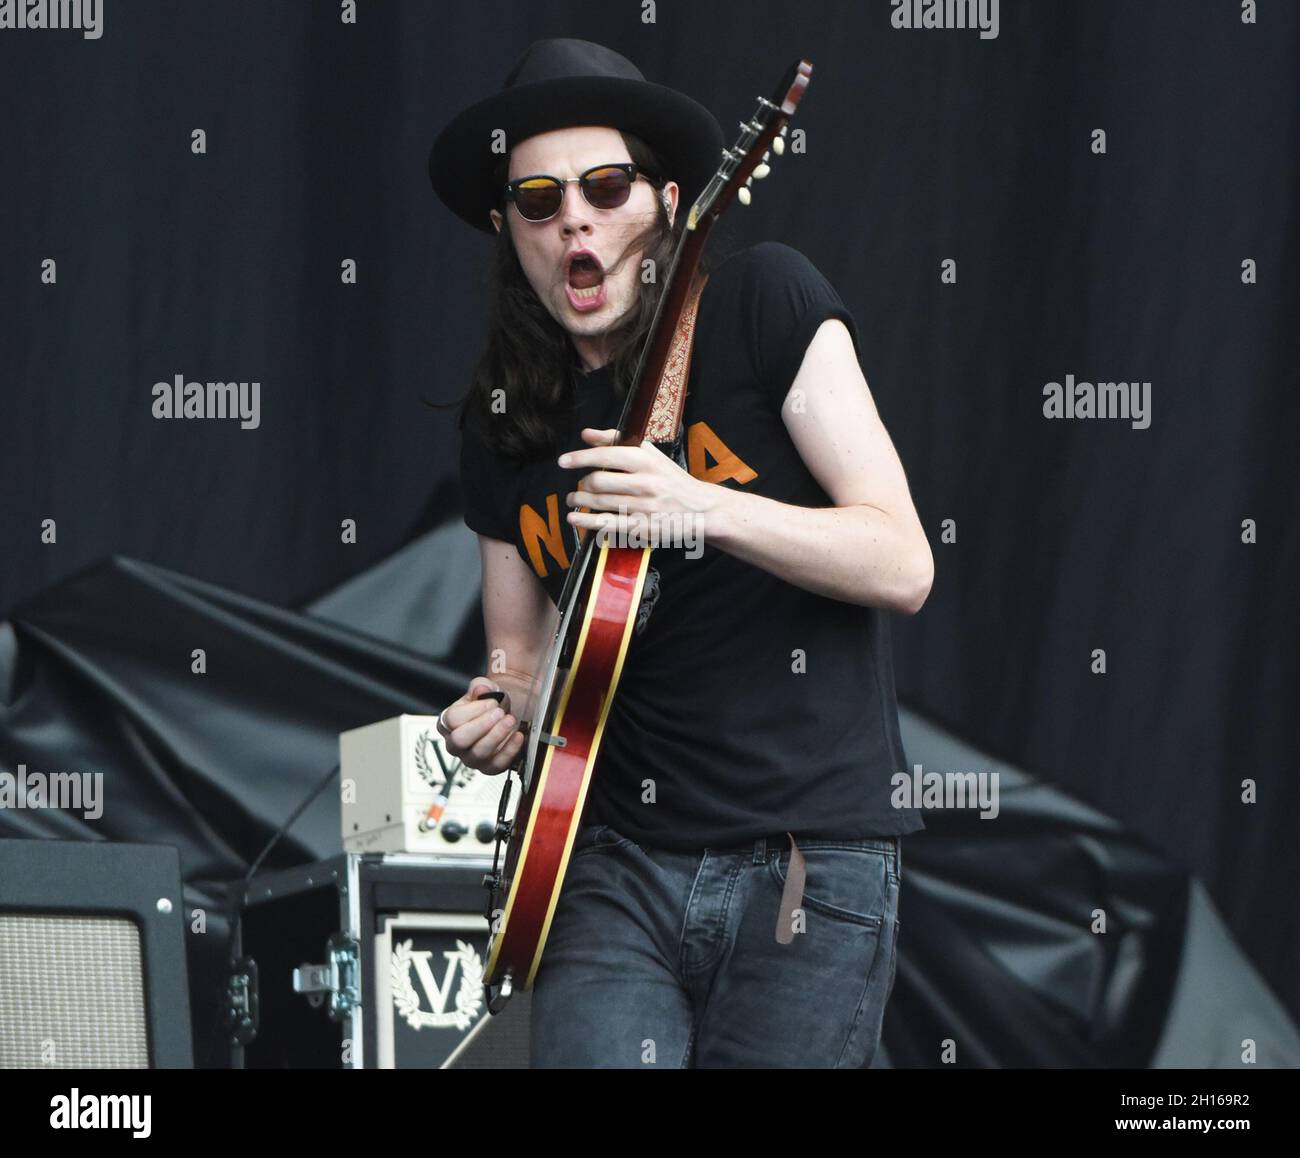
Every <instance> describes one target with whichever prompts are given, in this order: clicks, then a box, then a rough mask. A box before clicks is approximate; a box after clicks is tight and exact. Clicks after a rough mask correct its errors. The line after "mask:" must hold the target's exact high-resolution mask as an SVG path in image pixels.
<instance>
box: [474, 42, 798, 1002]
mask: <svg viewBox="0 0 1300 1158" xmlns="http://www.w3.org/2000/svg"><path fill="white" fill-rule="evenodd" d="M811 76H812V65H811V64H810V63H809V62H808V61H806V60H801V61H799V62H798V63H797V64H795V65H793V66H792V67H791V68H790V70H789V71H788V72H787V74H786V76H785V78H784V79H783V81H782V83H781V85H780V86H779V87H778V88H777V90H776V92H775V94H774V95H773V97H772V99H771V100H767V99H764V98H762V97H760V98H759V102H758V107H757V109H756V110H755V112H754V115H753V117H751V119H750V120H748V121H742V122H741V125H740V130H741V131H740V136H739V137H738V138H737V140H736V142H735V144H734V145H732V147H731V148H729V149H724V150H723V151H722V163H721V164H720V165H719V167H718V169H717V172H715V173H714V175H713V177H712V179H711V180H710V182H709V184H708V185H707V186H706V187H705V189H704V191H703V192H702V193H701V194H700V196H699V198H698V199H697V200H696V202H695V204H694V205H693V206H691V210H690V215H689V216H688V218H687V221H686V228H685V230H684V231H683V233H682V238H681V241H680V242H679V243H678V245H677V248H676V250H675V251H674V253H673V256H672V259H671V262H670V265H669V271H668V274H667V277H666V286H665V290H664V293H663V294H662V296H661V297H660V300H659V305H658V308H657V310H656V313H655V318H654V322H653V324H652V326H651V329H650V335H649V337H648V339H647V340H646V344H645V347H644V348H643V350H642V352H641V355H640V359H639V361H638V363H637V370H636V375H635V378H634V381H635V383H636V385H635V387H634V388H633V389H632V390H630V391H629V392H628V396H627V401H626V402H625V403H624V407H623V412H622V417H621V418H620V420H619V424H618V431H619V434H618V439H617V444H618V445H620V446H639V445H640V444H641V442H642V441H643V440H644V439H646V438H647V437H649V438H650V439H651V440H652V441H672V440H674V439H675V438H676V435H677V431H676V430H669V431H668V432H667V433H665V425H666V423H665V416H668V418H669V422H668V423H667V425H669V426H675V425H676V419H677V416H678V414H679V412H680V402H681V399H680V397H678V398H672V397H670V396H671V395H674V394H684V391H685V389H686V384H685V381H684V380H683V378H684V375H683V373H682V371H683V367H684V365H685V364H686V363H688V362H689V356H690V344H689V342H690V334H689V332H687V333H686V334H685V335H683V333H682V332H681V329H680V328H679V324H680V323H681V321H682V319H683V316H684V315H686V316H687V317H688V319H689V318H690V317H691V316H692V315H693V307H694V303H695V301H696V300H697V299H698V293H699V289H700V284H701V283H700V282H698V281H697V278H696V272H697V268H698V266H699V262H700V258H701V256H702V255H703V252H704V246H705V242H706V241H707V239H708V234H709V231H710V229H711V228H712V226H713V224H714V223H715V222H716V221H717V219H718V218H719V217H720V216H721V215H722V214H723V212H724V211H726V209H728V208H729V207H730V206H731V204H732V203H733V202H735V201H740V203H741V204H743V205H748V204H749V203H750V200H751V187H752V184H753V181H754V180H755V179H759V178H762V177H765V176H767V174H768V171H769V159H770V157H771V155H772V154H776V155H778V156H779V155H780V154H781V153H782V152H784V150H785V137H786V132H787V125H788V122H789V120H790V118H791V117H792V116H794V114H795V110H796V109H797V108H798V105H799V101H800V99H801V98H802V97H803V93H804V90H805V89H806V88H807V87H808V82H809V78H810V77H811ZM685 328H686V329H687V330H688V331H689V325H688V326H687V327H685ZM683 341H684V342H685V348H684V349H683ZM600 539H601V536H597V535H584V536H581V543H580V546H579V547H578V550H577V551H576V553H575V555H574V559H573V562H572V563H571V565H570V567H569V572H568V576H567V578H566V580H565V584H564V589H563V591H562V592H561V595H560V599H559V601H558V603H557V610H558V626H557V627H556V629H555V634H554V637H553V639H552V642H551V645H550V648H549V650H548V653H547V656H546V661H545V663H544V665H543V667H542V670H541V672H540V673H539V676H538V678H537V682H536V683H535V686H534V689H533V694H532V704H533V711H532V715H531V720H530V721H527V722H526V723H524V724H522V725H521V728H522V729H526V735H527V743H526V744H525V746H524V748H523V749H522V751H521V752H520V757H519V759H518V760H517V761H516V764H515V766H514V767H513V768H511V769H509V770H508V772H507V784H506V785H505V788H504V790H503V792H502V794H501V809H500V813H499V815H498V822H497V834H496V850H495V855H494V858H493V868H492V872H491V873H489V874H488V875H487V876H485V877H484V885H485V887H486V888H487V889H488V892H489V900H488V910H487V915H488V920H489V922H490V923H491V928H492V935H491V939H490V941H489V944H488V961H487V965H486V967H485V969H484V987H485V990H486V997H487V1003H488V1008H489V1009H490V1010H491V1011H492V1012H493V1013H496V1012H498V1011H499V1010H500V1009H501V1008H502V1007H503V1006H504V1004H505V1002H506V1001H507V1000H509V998H510V996H511V994H512V993H513V992H514V991H515V990H516V989H528V988H530V987H531V986H532V983H533V979H534V977H535V976H536V973H537V967H538V964H539V963H540V961H541V957H542V950H543V949H544V948H545V945H546V937H547V933H548V932H549V930H550V925H551V918H552V916H553V914H554V912H555V906H556V903H557V901H558V900H559V895H560V888H561V886H562V885H563V883H564V875H565V871H566V869H567V868H568V863H569V852H570V849H571V848H572V846H573V838H574V835H575V833H576V832H577V829H578V825H579V822H580V820H581V817H582V811H583V806H584V804H585V803H586V799H587V790H588V788H589V786H590V784H591V775H592V769H593V767H594V765H595V763H596V755H597V753H598V751H599V749H600V742H601V737H602V734H603V732H604V729H605V722H606V719H607V718H608V716H609V710H610V706H611V705H612V703H613V700H614V692H615V689H616V688H617V687H618V680H619V676H620V674H621V673H622V670H623V661H624V659H625V657H626V655H627V650H628V645H629V643H630V641H631V637H632V630H633V627H634V626H635V624H636V617H637V612H638V610H639V609H640V605H641V593H642V587H643V585H644V583H645V577H646V570H647V567H648V565H649V561H650V551H651V548H649V547H620V546H616V545H611V544H609V543H608V542H600ZM487 694H488V695H492V696H493V697H494V698H498V699H499V698H500V695H501V693H487ZM479 698H482V697H479ZM516 777H517V778H518V785H517V788H518V799H519V805H518V808H517V809H516V811H515V815H514V819H513V820H507V819H506V816H507V812H508V804H509V801H510V799H511V798H512V795H513V791H514V789H515V788H516V784H515V782H514V778H516Z"/></svg>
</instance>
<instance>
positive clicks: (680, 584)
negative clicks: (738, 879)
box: [461, 242, 925, 850]
mask: <svg viewBox="0 0 1300 1158" xmlns="http://www.w3.org/2000/svg"><path fill="white" fill-rule="evenodd" d="M828 318H839V319H841V320H842V321H843V322H844V324H845V325H846V326H847V327H848V329H849V332H850V333H851V334H852V336H853V341H854V346H855V348H856V346H857V343H858V334H857V328H856V326H855V324H854V322H853V319H852V317H851V316H850V314H849V312H848V310H847V309H846V307H845V306H844V303H843V301H842V300H841V299H840V297H839V295H838V294H837V293H836V292H835V290H834V288H833V287H832V286H831V285H830V283H829V282H828V281H827V280H826V279H825V278H824V277H823V276H822V275H821V273H819V272H818V270H817V269H816V268H815V267H814V266H813V265H812V263H811V262H810V261H809V260H808V259H807V258H806V257H804V256H803V255H802V254H800V253H799V252H797V251H796V250H794V249H791V248H790V247H789V246H786V245H782V244H779V243H776V242H763V243H761V244H758V245H755V246H753V247H751V248H749V249H746V250H743V251H741V252H739V253H736V254H734V255H733V256H731V257H729V258H727V259H726V260H725V261H723V262H722V263H721V264H720V265H719V266H718V268H717V269H716V270H715V271H714V272H713V273H712V275H711V277H710V279H709V281H708V283H707V285H706V286H705V288H704V292H703V295H702V296H701V299H700V306H699V317H698V321H697V323H696V331H695V346H694V353H693V355H692V361H691V371H690V377H689V380H688V384H687V389H688V393H687V397H686V402H685V412H684V427H685V431H686V438H685V440H684V447H683V449H684V450H685V452H686V455H685V457H686V464H687V465H688V468H689V469H690V470H691V473H692V474H693V475H695V476H696V477H699V478H705V479H707V480H709V481H711V482H716V483H718V484H720V485H722V486H726V487H732V488H737V489H743V490H747V491H752V492H753V493H755V494H759V495H763V496H765V497H767V498H771V499H775V500H777V501H779V502H784V503H790V504H793V505H795V506H804V507H827V506H833V505H834V503H833V502H832V500H831V499H830V497H829V496H828V495H827V494H826V492H825V491H824V490H822V488H821V487H820V486H819V485H818V483H817V481H816V480H815V479H814V478H813V476H812V475H811V474H810V473H809V471H808V469H807V467H806V466H805V465H804V463H803V460H802V459H801V458H800V456H799V453H798V450H797V449H796V447H795V445H794V442H793V441H792V440H791V438H790V436H789V432H788V431H787V430H786V427H785V423H784V421H783V420H782V418H781V413H780V411H781V405H782V403H783V402H784V400H785V397H786V394H787V393H788V392H789V388H790V384H791V383H792V381H793V380H794V377H795V375H796V373H797V372H798V370H799V366H800V364H801V363H802V361H803V356H804V353H805V351H806V350H807V348H808V344H809V342H810V341H811V340H812V338H813V335H814V334H815V333H816V332H817V328H818V327H819V326H820V325H821V324H822V323H823V322H824V321H826V320H827V319H828ZM580 379H581V380H580V382H579V385H578V386H577V388H576V393H575V397H574V417H573V421H572V427H571V429H572V436H571V438H569V440H568V443H567V445H568V447H569V448H571V449H575V450H576V449H583V448H584V447H585V446H586V444H585V443H584V442H583V441H582V439H581V437H580V433H579V432H580V431H581V429H582V428H583V427H584V426H593V427H597V428H602V429H603V428H609V427H614V426H617V425H618V419H619V416H620V414H621V412H622V404H621V402H620V401H619V400H618V398H617V397H616V395H615V392H614V390H613V385H612V372H611V368H610V367H608V366H607V367H602V368H601V369H600V370H596V371H592V372H591V373H590V374H587V375H582V376H580ZM556 457H558V453H557V454H556V455H549V456H547V457H545V458H543V459H541V460H538V461H535V462H531V463H528V464H524V465H519V464H516V463H511V462H510V461H509V460H505V459H496V458H494V457H493V456H491V455H489V454H488V453H487V451H486V450H485V448H484V446H483V444H482V443H481V442H480V440H479V439H478V438H476V437H475V436H474V435H473V434H472V433H470V432H469V431H468V430H466V432H465V437H464V440H463V443H462V452H461V481H462V489H463V491H464V496H465V522H466V524H467V525H468V526H469V527H470V528H471V529H472V530H474V531H477V532H479V533H480V534H483V535H487V536H490V537H491V538H494V539H502V540H505V541H506V542H510V543H513V544H514V545H515V547H516V548H517V549H518V551H519V554H520V557H521V558H522V559H524V560H525V561H526V562H527V563H529V564H530V565H531V566H532V567H533V569H534V571H536V572H537V574H538V576H539V578H540V579H541V581H542V583H543V585H544V586H545V588H546V591H547V593H548V594H549V595H550V597H551V600H552V602H557V601H558V599H559V596H560V592H561V589H562V588H563V585H564V579H565V574H566V570H567V567H568V564H569V561H570V560H571V559H572V558H573V556H574V549H575V532H574V528H573V527H572V525H571V524H569V523H568V522H567V520H566V519H565V514H566V513H567V511H568V507H567V506H566V504H565V501H564V497H565V495H566V494H568V493H569V492H570V491H572V490H576V489H577V481H578V479H579V478H580V477H581V474H582V472H580V471H575V470H565V469H563V468H561V467H560V466H558V465H557V464H556V461H555V459H556ZM688 554H697V555H698V557H697V558H694V559H692V558H689V557H688ZM647 612H648V615H647ZM641 614H642V616H643V617H645V618H644V622H643V623H641V624H640V625H639V627H638V629H637V630H634V632H633V635H632V641H631V644H630V646H629V649H628V653H627V657H626V660H625V662H624V666H623V672H622V677H621V679H620V681H619V685H618V689H617V692H616V694H615V698H614V704H613V706H612V708H611V710H610V714H609V718H608V722H607V724H606V727H605V731H604V736H603V740H602V744H601V748H600V752H599V755H598V757H597V761H596V766H595V772H594V777H593V782H592V786H591V790H590V792H589V794H588V805H587V814H586V819H587V820H589V821H592V822H598V823H604V824H609V825H612V826H613V827H614V828H615V829H616V830H617V831H618V832H620V833H622V834H624V835H626V836H628V837H631V838H632V839H633V840H634V841H636V842H637V843H639V844H643V845H646V846H649V847H657V848H664V849H678V850H690V849H700V848H706V847H711V848H725V847H729V846H732V845H739V844H743V843H746V842H748V841H752V840H755V839H756V838H757V837H759V836H765V835H768V834H771V833H779V832H786V831H789V832H792V833H794V835H795V837H796V839H797V838H798V837H799V836H800V835H804V836H806V837H808V838H813V837H831V838H849V837H863V836H887V835H891V834H897V833H906V832H914V831H916V830H918V829H922V828H924V827H925V825H924V822H923V821H922V819H921V815H920V812H919V811H918V810H917V809H915V808H896V807H894V806H893V805H892V804H891V800H890V794H891V785H890V777H891V775H892V774H894V773H895V772H905V771H906V770H907V769H906V757H905V756H904V753H903V746H902V741H901V739H900V737H899V730H898V708H897V702H896V700H895V693H894V670H893V659H892V655H891V649H890V642H889V618H888V613H887V612H885V611H883V610H881V609H878V608H871V607H861V606H856V605H854V604H850V603H845V602H843V601H840V600H835V599H829V598H826V597H825V596H821V595H814V594H812V593H811V592H809V591H805V590H803V589H802V588H799V587H796V586H794V585H793V584H790V583H787V582H785V581H784V580H782V579H778V578H777V577H776V576H774V575H772V574H770V573H769V572H767V571H764V570H762V569H761V568H758V567H755V566H753V565H752V564H750V563H746V562H743V561H741V560H739V559H737V558H735V557H734V556H732V555H728V554H726V553H725V552H722V551H720V550H717V549H716V548H713V547H710V546H709V545H708V539H707V535H706V536H705V538H704V547H703V552H702V553H699V552H698V551H691V552H687V551H684V550H683V549H681V548H677V547H661V548H658V549H656V550H655V551H654V552H653V553H652V554H651V556H650V572H649V573H648V575H647V579H646V587H645V592H644V594H643V600H642V607H641Z"/></svg>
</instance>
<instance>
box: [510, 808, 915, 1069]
mask: <svg viewBox="0 0 1300 1158" xmlns="http://www.w3.org/2000/svg"><path fill="white" fill-rule="evenodd" d="M796 840H797V842H798V845H799V848H800V850H801V851H802V852H803V854H804V859H805V864H806V870H807V880H806V884H805V888H804V897H803V901H802V912H796V914H795V918H796V924H795V925H794V927H795V929H796V933H795V936H794V939H793V941H792V942H791V943H790V944H787V945H783V944H780V943H779V942H778V941H777V939H776V924H777V919H778V915H779V912H780V904H781V892H782V887H783V884H784V880H785V872H786V868H787V865H788V863H789V858H790V853H789V851H788V850H785V849H775V848H769V847H767V845H766V843H765V842H764V841H762V840H759V841H758V842H757V843H756V844H754V845H750V846H747V847H746V848H745V849H724V850H713V849H706V850H704V851H703V852H692V853H681V852H663V851H661V850H658V849H647V848H642V847H641V846H639V845H637V844H635V843H633V842H632V841H631V840H629V839H628V838H627V837H624V836H621V835H620V834H619V833H617V832H615V831H614V830H613V829H612V828H610V827H609V826H608V825H585V826H584V827H583V828H582V829H580V830H579V832H578V836H577V839H576V840H575V842H574V847H573V852H572V854H571V856H570V858H569V869H568V875H567V877H566V878H565V883H564V888H563V890H562V891H561V893H560V899H559V902H558V903H557V905H556V909H555V915H554V918H553V920H552V923H551V930H550V935H549V937H548V939H547V942H546V949H545V952H544V953H543V955H542V963H541V966H540V967H539V969H538V971H537V977H536V980H535V982H534V991H533V998H532V1029H531V1049H532V1064H533V1065H534V1066H536V1067H543V1068H545V1067H562V1066H591V1067H594V1066H625V1067H638V1066H644V1067H650V1066H658V1067H667V1068H681V1067H689V1066H698V1067H706V1066H720V1067H756V1066H790V1067H796V1066H797V1067H821V1068H832V1067H834V1068H855V1067H860V1066H863V1065H866V1064H868V1063H869V1062H870V1060H871V1058H872V1056H873V1055H874V1054H875V1051H876V1046H877V1044H878V1043H879V1041H880V1025H881V1020H882V1019H883V1017H884V1014H885V1003H886V1001H888V999H889V994H890V992H891V990H892V989H893V985H894V971H895V968H896V964H897V942H898V888H899V881H900V872H901V858H900V847H899V846H900V840H899V838H898V837H880V838H871V839H860V840H835V841H825V840H808V841H806V842H805V841H803V840H799V839H798V836H797V835H796Z"/></svg>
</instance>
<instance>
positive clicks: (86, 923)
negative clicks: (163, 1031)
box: [0, 912, 149, 1069]
mask: <svg viewBox="0 0 1300 1158" xmlns="http://www.w3.org/2000/svg"><path fill="white" fill-rule="evenodd" d="M148 1064H149V1041H148V1035H147V1032H146V1029H145V1011H144V971H143V969H142V967H141V962H140V933H139V930H138V929H137V928H136V925H135V922H134V921H131V920H129V919H127V918H125V917H89V916H87V917H63V916H44V915H39V914H26V913H14V912H9V913H0V1069H71V1068H77V1067H87V1068H112V1069H131V1068H137V1067H139V1068H143V1067H146V1066H148Z"/></svg>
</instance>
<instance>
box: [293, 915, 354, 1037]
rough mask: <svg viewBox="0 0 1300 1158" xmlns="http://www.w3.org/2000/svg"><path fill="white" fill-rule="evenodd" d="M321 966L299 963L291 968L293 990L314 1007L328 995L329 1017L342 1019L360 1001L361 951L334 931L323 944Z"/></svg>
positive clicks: (350, 939) (347, 938)
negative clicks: (324, 956) (323, 958)
mask: <svg viewBox="0 0 1300 1158" xmlns="http://www.w3.org/2000/svg"><path fill="white" fill-rule="evenodd" d="M325 952H326V955H327V957H328V960H327V961H326V962H325V964H323V965H299V966H298V968H296V969H295V970H294V971H293V991H294V992H295V993H301V994H303V995H304V996H305V997H306V998H307V1001H308V1003H309V1004H310V1005H311V1006H312V1007H313V1008H315V1007H317V1006H319V1005H321V1004H322V1002H324V1001H325V999H326V997H328V998H329V1009H328V1013H329V1015H330V1018H331V1020H333V1021H343V1020H345V1019H346V1018H348V1017H350V1016H351V1014H352V1011H353V1010H354V1009H355V1008H356V1007H357V1005H358V1004H360V1001H361V954H360V949H359V947H358V945H357V943H356V941H354V940H353V939H352V938H351V937H348V936H345V935H344V934H342V933H335V934H334V936H332V937H331V938H330V939H329V941H328V942H326V945H325Z"/></svg>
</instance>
